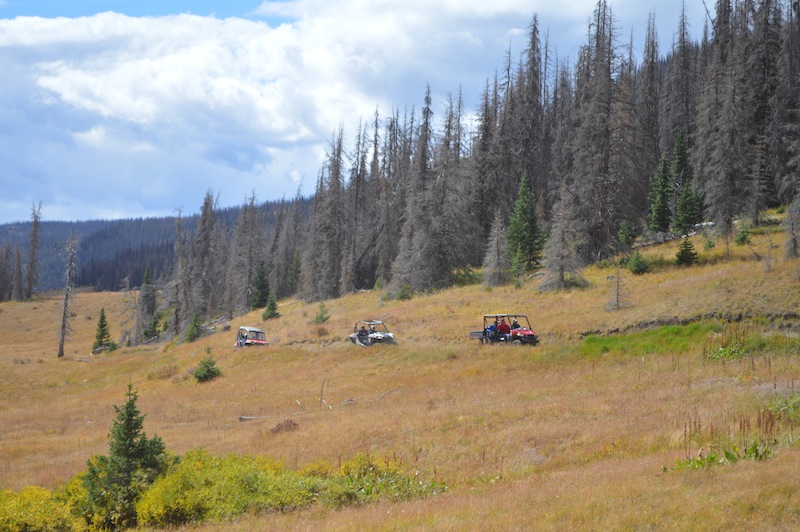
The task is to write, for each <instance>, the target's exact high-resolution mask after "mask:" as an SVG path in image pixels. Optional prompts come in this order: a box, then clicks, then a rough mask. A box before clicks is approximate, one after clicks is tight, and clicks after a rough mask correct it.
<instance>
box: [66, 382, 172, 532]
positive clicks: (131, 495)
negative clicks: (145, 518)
mask: <svg viewBox="0 0 800 532" xmlns="http://www.w3.org/2000/svg"><path fill="white" fill-rule="evenodd" d="M125 398H126V401H125V404H124V405H123V406H121V407H120V406H117V405H114V411H115V412H116V416H115V417H114V421H113V425H112V427H111V431H110V433H109V435H108V446H109V454H108V456H104V455H96V456H93V457H92V458H90V459H89V461H88V464H87V465H88V469H87V471H86V474H85V475H83V477H82V482H83V486H84V488H85V489H86V496H85V499H84V500H83V501H80V502H79V504H78V508H77V509H78V510H79V511H80V512H81V514H82V515H83V516H84V518H85V519H86V524H87V525H90V526H91V527H92V528H98V529H111V530H118V529H122V528H131V527H135V526H136V524H137V514H136V508H135V506H136V502H137V500H138V499H139V497H140V496H141V494H142V493H144V491H145V490H146V489H147V488H148V487H149V486H150V485H151V484H152V483H153V482H154V481H155V479H156V478H157V477H158V475H159V474H160V473H161V472H162V471H164V470H165V469H166V468H167V467H168V465H169V463H170V459H169V457H168V455H167V451H166V447H165V445H164V442H163V441H162V440H161V438H159V437H158V436H153V437H152V438H148V437H147V435H146V434H145V432H144V418H145V415H144V414H142V413H141V412H140V410H139V408H138V406H137V405H136V401H137V400H138V398H139V396H138V394H137V393H136V392H135V391H134V390H133V386H132V385H130V384H129V385H128V390H127V392H126V394H125Z"/></svg>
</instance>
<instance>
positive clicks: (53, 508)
mask: <svg viewBox="0 0 800 532" xmlns="http://www.w3.org/2000/svg"><path fill="white" fill-rule="evenodd" d="M79 524H80V523H79V522H78V521H77V520H76V519H75V518H74V517H73V516H72V515H70V511H69V506H68V505H67V504H65V503H64V501H61V500H58V499H57V498H55V497H54V496H53V495H52V494H51V493H50V491H48V490H46V489H44V488H40V487H38V486H28V487H26V488H23V489H22V490H20V491H18V492H16V493H14V492H12V491H0V530H9V531H16V530H19V531H25V532H38V531H41V532H51V531H52V532H60V531H65V532H66V531H70V530H77V529H78V528H79Z"/></svg>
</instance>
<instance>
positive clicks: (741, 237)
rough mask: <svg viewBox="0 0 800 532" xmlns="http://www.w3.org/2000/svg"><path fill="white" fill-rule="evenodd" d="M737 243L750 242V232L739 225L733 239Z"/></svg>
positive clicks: (740, 244)
mask: <svg viewBox="0 0 800 532" xmlns="http://www.w3.org/2000/svg"><path fill="white" fill-rule="evenodd" d="M734 242H736V244H737V245H739V246H744V245H745V244H749V243H750V233H749V232H748V231H747V228H746V227H740V228H739V232H738V233H736V239H735V240H734Z"/></svg>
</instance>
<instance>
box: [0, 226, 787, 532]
mask: <svg viewBox="0 0 800 532" xmlns="http://www.w3.org/2000/svg"><path fill="white" fill-rule="evenodd" d="M781 238H782V237H781V235H780V233H774V234H772V235H771V237H770V239H767V238H766V237H765V236H763V235H754V237H753V247H752V248H749V247H738V246H734V247H732V248H731V252H732V256H731V258H730V259H727V260H722V259H721V255H722V253H723V251H724V250H723V249H721V248H722V247H723V246H721V245H717V247H716V248H714V249H712V250H710V251H700V256H701V259H702V260H703V262H704V264H702V265H699V266H695V267H692V268H688V269H677V268H675V267H673V266H671V265H670V264H669V263H671V261H672V259H673V257H674V256H675V253H676V251H677V246H678V244H677V243H670V244H666V245H662V246H657V247H652V248H647V249H646V250H645V251H644V252H643V253H644V254H645V256H646V257H647V258H648V260H649V261H650V263H651V264H652V265H653V267H654V269H653V271H652V272H651V273H648V274H645V275H641V276H633V275H631V274H629V273H627V272H624V271H623V277H622V283H621V288H622V293H623V296H624V297H623V302H624V303H625V305H623V307H622V308H621V309H620V310H609V308H608V302H609V301H610V299H611V290H612V285H613V283H612V282H611V280H610V279H609V278H610V277H612V276H614V275H615V274H616V272H617V270H616V269H615V268H613V267H608V268H600V267H592V268H589V269H587V270H586V271H585V272H584V273H585V276H586V278H587V280H588V281H589V287H588V288H585V289H576V290H572V291H568V292H554V293H541V292H539V291H538V290H537V288H536V281H535V280H533V279H531V280H528V281H526V283H525V284H524V285H523V286H522V287H521V288H514V287H503V288H498V289H494V290H491V291H487V290H485V289H483V288H482V287H480V286H469V287H463V288H454V289H451V290H447V291H443V292H440V293H435V294H432V295H427V296H418V297H415V298H414V299H412V300H410V301H382V298H381V294H380V293H377V292H365V293H359V294H353V295H350V296H347V297H343V298H340V299H337V300H331V301H326V302H325V306H326V308H327V309H328V311H329V313H330V315H331V318H330V320H329V321H328V322H327V323H325V324H323V325H314V324H313V318H314V316H315V314H316V313H317V311H318V309H319V305H318V303H306V302H303V301H295V300H289V301H282V302H281V304H280V312H281V314H282V316H281V317H280V318H278V319H277V320H273V321H269V322H266V323H264V322H262V321H261V320H260V318H259V313H258V312H253V313H250V314H248V315H246V316H242V317H240V318H238V319H236V320H235V321H234V322H233V323H232V324H231V325H232V326H233V329H234V330H235V328H236V327H237V326H238V325H240V324H241V325H256V326H262V327H263V328H264V329H265V330H266V332H267V336H268V339H269V341H270V345H269V346H268V347H266V348H247V349H235V348H233V343H234V334H235V333H234V331H233V330H232V331H222V330H221V329H220V330H219V332H216V333H213V334H209V335H208V336H205V337H204V338H202V339H201V340H199V341H197V342H194V343H190V344H165V345H158V346H148V347H140V348H123V349H120V350H118V351H115V352H113V353H110V354H103V355H96V356H91V355H89V351H90V347H91V344H92V341H93V337H94V331H95V327H96V324H97V318H98V315H99V311H100V308H101V307H104V308H105V310H106V315H107V317H108V319H109V323H110V325H111V332H112V335H116V334H118V333H119V330H120V323H121V322H122V320H123V319H124V317H122V311H123V310H124V308H125V305H126V302H125V297H127V296H126V295H125V294H123V293H89V292H85V293H80V294H78V295H77V297H76V300H75V305H74V307H73V320H72V321H73V325H74V328H75V330H74V333H73V334H72V336H71V339H70V341H69V342H68V344H67V350H66V351H67V354H68V356H67V357H66V359H65V360H57V359H56V357H55V353H56V347H57V333H58V330H57V323H58V316H59V312H60V310H59V309H60V305H61V296H60V294H58V293H54V294H52V295H48V296H43V297H39V298H38V299H36V300H34V301H33V302H28V303H17V302H8V303H3V304H0V368H2V373H3V378H2V380H0V426H2V427H3V430H2V432H0V486H2V487H3V488H7V489H19V488H21V487H24V486H27V485H34V484H35V485H42V486H45V487H49V488H53V487H56V486H58V485H60V484H63V483H64V482H66V481H67V480H68V479H69V478H71V477H72V476H73V475H75V474H76V473H78V472H80V471H82V470H84V469H85V463H86V459H87V458H88V457H89V456H90V455H91V454H95V453H103V454H105V453H107V452H108V446H107V437H108V431H109V429H110V423H111V419H112V417H113V415H114V411H113V408H112V405H114V404H121V403H122V401H123V395H124V392H125V388H126V386H127V384H128V383H129V382H130V383H132V384H133V385H134V387H135V388H136V389H137V390H138V392H139V397H140V400H139V406H140V408H141V410H142V411H143V412H144V413H146V414H147V418H146V420H145V430H146V431H147V433H148V435H152V434H158V435H159V436H161V437H162V438H163V440H164V442H165V444H166V445H167V447H168V448H169V449H170V450H172V451H174V452H176V453H184V452H186V451H187V450H189V449H192V448H198V447H202V448H205V449H207V450H209V451H211V452H214V453H218V454H225V453H252V454H263V455H269V456H271V457H273V458H278V459H281V460H283V461H285V463H286V464H287V465H289V466H290V467H301V466H303V465H305V464H308V463H311V462H314V461H316V460H328V461H330V462H333V463H336V462H337V461H338V460H341V459H343V458H347V457H349V456H352V455H354V454H355V453H357V452H361V451H368V452H370V453H372V454H376V455H383V456H392V457H395V458H398V459H400V460H402V461H403V463H404V464H406V465H407V466H408V467H409V468H411V469H415V470H417V471H419V474H420V476H421V477H423V478H437V479H439V480H442V481H444V482H446V483H447V484H448V486H449V487H450V489H449V491H448V493H446V494H445V495H440V496H437V497H435V498H432V499H426V500H421V501H413V502H404V503H394V504H389V503H382V504H380V505H377V506H374V507H363V508H350V509H345V510H341V511H332V510H331V511H329V510H322V509H319V508H317V509H315V510H310V511H299V512H290V513H287V514H281V515H268V516H263V517H248V518H243V520H240V521H237V522H236V523H235V524H226V525H225V526H224V527H220V530H222V529H225V530H229V529H232V528H233V529H237V528H238V529H240V530H248V529H251V528H253V527H256V526H257V527H260V528H266V527H275V528H309V527H314V528H318V527H324V528H327V529H343V528H345V529H353V528H370V529H375V528H383V529H386V528H459V529H463V528H467V527H475V528H487V526H490V527H491V528H502V529H508V528H513V527H519V526H523V525H526V526H530V525H531V524H538V525H539V527H550V528H555V527H561V528H567V529H574V528H586V527H589V528H591V527H597V526H602V527H603V528H606V527H610V528H643V527H657V528H701V529H703V528H715V529H717V528H724V527H727V525H731V526H738V527H745V526H746V527H748V528H751V527H758V528H760V529H764V528H791V527H796V526H798V525H800V478H798V477H797V476H796V475H787V474H786V471H793V470H796V468H797V467H798V466H800V449H798V446H797V440H796V437H797V435H796V434H795V433H794V432H796V429H795V428H793V427H794V426H793V425H792V424H791V423H790V422H789V421H788V420H786V419H778V418H773V419H772V420H771V422H770V423H765V422H764V421H763V419H764V418H763V416H764V412H765V411H767V410H766V409H767V408H768V407H769V406H770V405H774V404H776V403H775V402H776V401H778V402H780V401H790V400H792V398H797V397H798V395H797V394H798V391H797V390H795V388H794V386H795V381H796V380H797V377H798V375H799V374H800V373H798V370H800V360H799V359H798V356H797V355H798V354H800V349H799V348H798V346H799V345H800V344H798V340H797V338H796V333H797V331H798V326H799V325H800V323H798V319H797V311H798V309H800V290H799V289H798V288H799V286H798V285H799V284H800V265H798V263H797V262H796V261H794V262H792V261H785V260H783V259H782V258H779V257H781V249H780V248H778V247H773V246H779V245H780V244H781ZM695 248H696V249H698V250H702V249H703V241H702V240H701V239H700V238H699V237H697V239H696V240H695ZM756 255H758V256H759V257H760V258H761V260H755V258H756ZM506 311H507V312H512V311H517V312H526V313H527V314H528V315H529V316H530V317H531V321H532V323H533V324H534V328H535V329H536V330H537V332H539V334H540V336H541V338H542V343H541V345H540V346H538V347H534V348H531V347H519V348H511V347H504V346H481V345H479V344H478V343H477V342H474V341H470V340H468V336H469V334H468V333H469V331H470V330H471V329H475V328H477V327H479V326H480V323H481V316H482V315H483V314H484V313H489V312H506ZM367 317H375V318H379V319H383V320H385V321H386V322H387V323H388V325H389V326H390V328H391V329H392V330H393V332H395V333H396V336H397V338H398V339H399V345H398V346H375V347H372V348H359V347H357V346H354V345H352V344H350V343H349V342H347V341H346V336H347V335H348V334H349V332H350V331H351V330H352V325H353V323H354V322H355V321H356V320H357V319H360V318H367ZM723 318H728V319H734V320H735V321H734V322H733V323H731V322H726V321H724V319H723ZM739 320H741V321H739ZM663 324H678V325H672V326H668V327H659V326H660V325H663ZM680 324H684V325H680ZM617 332H619V333H625V334H610V333H617ZM589 333H598V334H597V335H589V336H587V334H589ZM609 334H610V335H609ZM740 344H741V347H742V349H743V350H746V351H747V352H746V353H745V355H744V356H734V354H735V353H733V351H732V350H730V349H728V351H725V349H726V348H729V347H730V346H731V345H740ZM720 348H722V350H720ZM717 353H723V355H724V354H725V353H729V354H731V356H722V355H720V356H719V357H717V356H710V355H715V354H717ZM209 355H210V356H212V357H214V359H215V360H216V361H217V364H218V365H219V366H220V367H221V368H222V371H223V376H222V377H221V378H219V379H217V380H214V381H212V382H209V383H205V384H198V383H196V382H195V381H194V379H192V378H191V371H192V369H193V368H194V367H196V365H197V363H198V362H199V360H200V359H202V358H204V357H206V356H209ZM787 404H788V403H787ZM240 416H248V417H252V418H254V419H252V420H250V421H244V422H243V421H240V420H239V417H240ZM287 419H293V420H295V421H296V422H297V424H298V430H297V431H293V432H280V431H273V430H271V429H273V428H274V427H276V426H277V425H278V424H279V423H281V422H283V421H285V420H287ZM793 431H794V432H793ZM753 442H762V443H763V444H764V446H765V448H768V449H769V450H770V452H771V453H772V456H771V458H770V459H768V460H749V459H742V460H741V461H739V462H738V463H735V464H726V465H718V466H707V467H701V468H699V469H698V470H692V469H691V467H688V466H683V467H678V468H677V469H674V466H675V465H676V463H677V461H678V460H686V459H695V462H687V463H689V464H695V465H696V464H697V461H696V458H697V457H698V456H703V457H706V456H708V455H709V454H713V453H717V454H720V453H722V452H723V451H724V450H728V451H731V450H733V449H734V448H735V449H737V450H743V449H745V448H746V447H748V446H750V445H751V444H752V443H753ZM489 524H491V525H489ZM208 528H209V529H214V528H215V527H214V526H212V525H210V526H208Z"/></svg>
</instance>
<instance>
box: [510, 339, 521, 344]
mask: <svg viewBox="0 0 800 532" xmlns="http://www.w3.org/2000/svg"><path fill="white" fill-rule="evenodd" d="M511 345H522V340H519V339H517V340H511Z"/></svg>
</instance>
